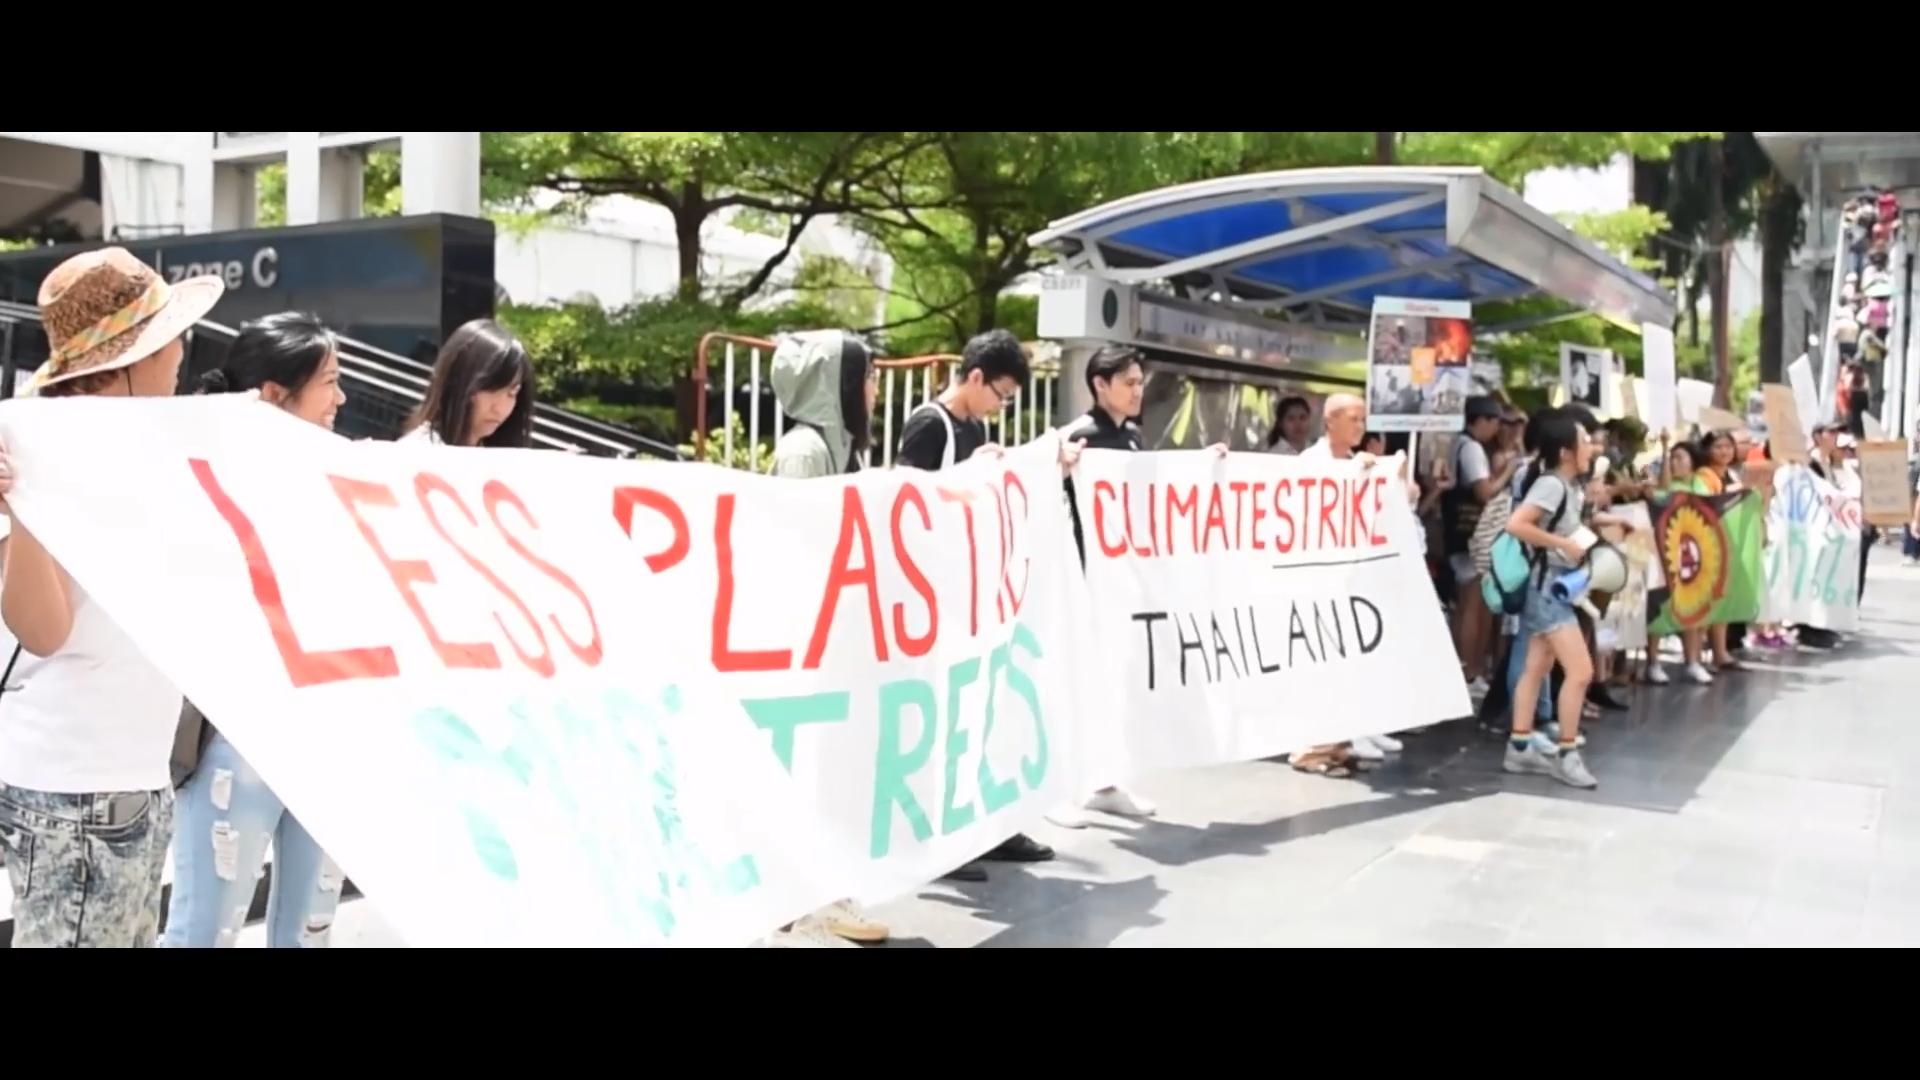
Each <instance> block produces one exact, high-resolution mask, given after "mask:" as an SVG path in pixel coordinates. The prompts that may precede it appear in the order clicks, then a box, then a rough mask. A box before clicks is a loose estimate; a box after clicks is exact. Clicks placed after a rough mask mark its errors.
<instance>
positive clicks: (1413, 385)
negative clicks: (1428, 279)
mask: <svg viewBox="0 0 1920 1080" xmlns="http://www.w3.org/2000/svg"><path fill="white" fill-rule="evenodd" d="M1472 353H1473V305H1472V304H1468V303H1464V302H1461V301H1455V300H1415V299H1404V298H1400V297H1392V296H1381V297H1376V298H1374V301H1373V321H1372V324H1371V325H1370V328H1369V329H1368V332H1367V402H1368V405H1367V414H1368V415H1367V421H1368V426H1369V427H1370V428H1371V429H1372V430H1374V431H1459V430H1461V429H1462V428H1464V427H1465V426H1466V409H1467V398H1468V397H1469V396H1470V395H1471V394H1472V393H1473V380H1472V377H1471V374H1470V371H1469V366H1468V365H1469V362H1470V359H1471V357H1472Z"/></svg>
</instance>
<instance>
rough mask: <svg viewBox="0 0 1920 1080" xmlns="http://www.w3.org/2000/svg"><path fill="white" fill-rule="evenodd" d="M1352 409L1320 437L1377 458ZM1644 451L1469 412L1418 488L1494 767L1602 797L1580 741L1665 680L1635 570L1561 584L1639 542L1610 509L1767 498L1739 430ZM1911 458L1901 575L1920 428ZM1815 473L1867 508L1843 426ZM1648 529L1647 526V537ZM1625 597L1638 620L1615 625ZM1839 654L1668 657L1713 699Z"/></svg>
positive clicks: (1918, 489)
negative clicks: (1601, 554)
mask: <svg viewBox="0 0 1920 1080" xmlns="http://www.w3.org/2000/svg"><path fill="white" fill-rule="evenodd" d="M1359 408H1360V402H1359V401H1358V399H1352V398H1348V397H1345V396H1344V395H1336V396H1334V397H1332V398H1329V399H1327V402H1326V405H1325V415H1326V421H1325V426H1326V430H1327V432H1328V437H1329V438H1333V439H1335V440H1337V441H1341V442H1344V441H1347V440H1350V439H1351V440H1354V442H1355V445H1356V449H1358V448H1359V447H1362V446H1369V445H1371V446H1374V447H1380V446H1382V443H1381V442H1379V441H1375V440H1379V438H1380V437H1379V435H1378V433H1373V434H1370V435H1356V434H1353V432H1354V431H1355V430H1356V427H1355V425H1356V424H1357V425H1358V426H1359V427H1364V423H1365V418H1364V415H1363V414H1361V415H1357V416H1356V415H1355V414H1356V412H1357V411H1358V409H1359ZM1310 418H1311V410H1310V409H1309V407H1308V405H1307V402H1306V400H1305V399H1304V398H1299V397H1290V398H1286V399H1284V400H1282V401H1281V402H1280V404H1279V407H1278V410H1277V415H1276V426H1275V429H1274V435H1273V437H1272V439H1271V440H1270V446H1269V449H1270V451H1272V452H1274V453H1280V454H1290V455H1291V454H1299V453H1302V452H1303V451H1302V449H1301V444H1302V443H1303V442H1304V440H1305V437H1306V436H1305V430H1304V429H1305V428H1306V427H1307V422H1308V421H1309V420H1310ZM1325 442H1326V440H1324V439H1323V440H1322V444H1320V445H1324V444H1325ZM1647 449H1648V447H1647V430H1646V428H1645V426H1644V425H1643V424H1641V423H1640V422H1639V421H1637V420H1634V419H1631V418H1616V419H1611V420H1607V421H1604V422H1602V421H1601V420H1600V419H1599V418H1598V417H1596V416H1595V414H1594V413H1593V412H1592V411H1591V410H1589V409H1587V408H1586V407H1585V406H1582V405H1577V404H1576V405H1569V406H1564V407H1556V408H1549V409H1546V410H1542V411H1540V412H1537V413H1534V414H1533V415H1531V416H1528V415H1526V414H1525V413H1523V412H1521V411H1520V410H1518V409H1517V408H1515V407H1514V406H1512V405H1511V404H1508V403H1506V402H1504V401H1503V400H1501V399H1499V398H1496V397H1492V396H1478V397H1474V398H1472V399H1470V400H1468V401H1467V403H1466V408H1465V430H1464V431H1463V432H1462V433H1461V434H1460V435H1459V436H1457V437H1455V438H1453V439H1452V441H1451V443H1450V444H1449V445H1448V447H1447V449H1446V450H1445V451H1444V454H1443V456H1439V457H1437V458H1436V459H1435V461H1434V462H1433V464H1432V467H1431V468H1430V469H1429V470H1428V471H1427V472H1426V474H1425V475H1424V476H1423V477H1422V478H1421V479H1422V485H1424V487H1425V489H1426V490H1425V492H1424V493H1420V489H1421V486H1422V485H1414V486H1413V491H1414V492H1415V496H1414V499H1413V502H1414V505H1415V506H1416V512H1417V513H1418V514H1419V516H1420V518H1421V523H1422V526H1423V527H1424V529H1425V530H1426V531H1427V532H1428V534H1429V535H1430V537H1431V539H1430V541H1429V544H1428V551H1429V562H1430V567H1431V569H1432V571H1433V573H1434V578H1435V585H1436V591H1437V593H1438V595H1439V598H1440V601H1439V602H1440V603H1441V604H1442V606H1443V607H1445V608H1446V609H1447V611H1448V618H1449V621H1450V624H1451V627H1452V631H1453V640H1454V645H1455V649H1456V651H1457V654H1458V657H1459V661H1460V667H1461V674H1462V678H1463V679H1465V680H1466V682H1467V684H1468V688H1469V692H1470V693H1471V694H1472V696H1473V697H1474V698H1475V699H1477V701H1478V705H1477V712H1478V718H1479V722H1480V724H1481V726H1482V727H1483V728H1484V729H1486V730H1488V731H1489V732H1491V733H1494V734H1497V735H1503V736H1505V737H1506V738H1507V740H1508V745H1507V749H1506V753H1505V756H1504V759H1503V766H1504V768H1505V769H1506V770H1507V771H1508V772H1515V773H1539V774H1543V775H1547V776H1551V777H1553V778H1554V779H1556V780H1559V781H1561V782H1563V783H1566V784H1568V785H1571V786H1574V787H1580V788H1590V787H1594V786H1596V785H1597V784H1598V780H1597V779H1596V778H1595V776H1594V775H1593V773H1592V770H1591V769H1589V768H1588V767H1587V765H1586V762H1585V761H1584V758H1583V755H1582V754H1581V749H1582V748H1583V747H1584V746H1585V745H1586V741H1587V740H1586V736H1585V733H1584V732H1583V730H1582V726H1583V725H1585V724H1591V723H1592V722H1593V721H1595V720H1598V719H1600V718H1601V716H1603V715H1604V713H1606V712H1608V711H1615V710H1624V709H1626V708H1628V707H1629V705H1628V703H1627V702H1626V701H1625V700H1624V698H1623V696H1622V693H1623V691H1625V690H1626V689H1627V688H1629V687H1630V686H1631V685H1632V684H1634V683H1636V682H1638V683H1644V684H1648V685H1652V686H1666V685H1669V684H1670V683H1671V681H1672V676H1671V675H1670V674H1669V673H1668V670H1667V666H1666V662H1665V661H1664V660H1663V659H1662V652H1663V644H1664V643H1663V641H1662V640H1661V639H1660V638H1659V637H1658V636H1653V637H1649V636H1648V635H1647V633H1646V628H1647V621H1648V620H1649V619H1650V618H1652V617H1653V616H1654V615H1655V614H1657V612H1654V611H1650V610H1647V607H1646V604H1645V599H1644V595H1645V593H1644V585H1645V582H1644V579H1643V576H1642V575H1643V571H1641V570H1639V569H1637V568H1636V569H1635V570H1634V571H1633V572H1632V573H1631V574H1630V575H1628V577H1627V578H1626V580H1627V581H1628V583H1629V585H1628V587H1626V588H1623V589H1620V590H1619V592H1618V593H1617V594H1616V593H1608V592H1599V591H1593V592H1587V593H1585V594H1584V595H1580V594H1579V593H1578V590H1577V589H1573V590H1570V589H1568V588H1567V587H1565V586H1564V585H1560V584H1559V583H1560V582H1561V580H1562V579H1563V578H1566V577H1567V576H1568V575H1570V574H1572V573H1573V572H1574V571H1575V570H1576V569H1577V568H1580V567H1582V566H1583V564H1584V563H1585V562H1586V560H1587V552H1588V550H1589V549H1590V548H1591V547H1592V546H1593V545H1594V544H1595V543H1596V541H1598V540H1600V539H1602V538H1603V537H1604V538H1607V539H1613V540H1623V539H1624V537H1625V534H1626V533H1628V532H1630V531H1631V530H1632V529H1633V528H1634V527H1635V525H1634V522H1633V521H1632V520H1629V519H1628V518H1625V517H1621V516H1617V515H1616V514H1614V513H1611V512H1610V511H1612V510H1614V509H1616V508H1619V507H1621V506H1623V505H1625V504H1629V503H1633V502H1639V501H1643V500H1646V499H1648V498H1649V496H1654V495H1657V494H1662V493H1684V494H1693V495H1703V496H1708V495H1720V494H1727V493H1733V492H1738V491H1741V490H1744V489H1746V488H1747V487H1749V486H1751V487H1753V488H1755V489H1756V490H1758V491H1759V492H1760V493H1761V497H1762V498H1763V499H1770V498H1771V497H1772V476H1773V469H1774V465H1773V462H1772V459H1771V450H1770V447H1769V446H1768V445H1767V444H1765V443H1756V442H1755V441H1754V439H1753V436H1752V434H1751V433H1750V432H1749V431H1746V430H1744V429H1739V430H1711V431H1696V434H1695V437H1694V438H1691V439H1684V440H1680V441H1666V440H1663V441H1662V443H1661V444H1660V451H1661V452H1659V453H1657V454H1648V453H1647ZM1913 450H1914V455H1913V459H1912V460H1913V466H1912V469H1911V474H1910V476H1909V485H1910V489H1911V490H1913V492H1914V496H1915V497H1914V503H1913V520H1912V521H1911V522H1910V523H1908V525H1907V526H1906V527H1905V528H1904V529H1903V530H1902V531H1903V532H1904V534H1905V545H1906V547H1905V551H1906V557H1907V563H1908V565H1920V557H1916V556H1920V425H1916V428H1915V438H1914V444H1913ZM1378 453H1380V450H1379V449H1375V450H1374V451H1373V454H1374V455H1377V454H1378ZM1335 456H1343V457H1344V456H1348V455H1347V454H1339V453H1337V454H1336V455H1335ZM1357 456H1359V457H1361V458H1362V459H1363V460H1364V459H1366V458H1368V457H1370V456H1372V455H1369V454H1367V453H1365V452H1361V453H1359V454H1358V455H1357ZM1637 462H1638V463H1643V464H1638V465H1637V464H1636V463H1637ZM1808 467H1809V468H1810V469H1811V470H1812V471H1813V472H1814V473H1816V474H1817V475H1819V476H1820V477H1821V478H1822V479H1824V480H1826V481H1827V482H1829V483H1831V484H1833V485H1834V486H1835V487H1837V488H1838V489H1839V490H1840V491H1841V492H1843V493H1846V494H1851V495H1853V496H1855V497H1858V495H1859V494H1860V491H1861V478H1860V472H1859V464H1858V453H1857V437H1856V436H1855V435H1854V434H1852V433H1850V432H1849V430H1848V425H1847V424H1846V423H1844V422H1828V423H1822V424H1819V425H1817V426H1816V427H1815V429H1814V433H1813V445H1812V448H1811V451H1810V461H1809V465H1808ZM1650 518H1651V515H1648V516H1647V517H1642V518H1640V519H1639V521H1640V522H1641V525H1640V527H1642V528H1644V527H1646V524H1647V523H1648V522H1649V521H1650ZM1503 537H1509V538H1511V539H1512V541H1514V542H1517V548H1516V550H1517V551H1519V552H1523V553H1524V554H1525V556H1526V563H1525V577H1524V588H1523V590H1521V589H1514V590H1513V593H1512V596H1511V597H1510V598H1507V597H1502V596H1501V589H1502V588H1505V587H1506V586H1505V584H1504V583H1502V584H1496V585H1489V577H1490V575H1491V574H1493V573H1494V572H1495V564H1497V563H1498V562H1499V557H1500V552H1499V545H1500V543H1501V540H1502V538H1503ZM1876 538H1877V533H1876V531H1875V530H1874V529H1872V528H1871V527H1870V526H1863V527H1862V530H1861V544H1860V578H1859V581H1860V585H1859V591H1860V594H1861V595H1862V596H1864V593H1865V588H1866V567H1867V558H1868V555H1869V553H1870V550H1871V546H1872V544H1873V543H1874V541H1875V540H1876ZM1656 557H1657V556H1656ZM1570 593H1571V594H1572V595H1570ZM1623 596H1629V597H1631V601H1630V602H1632V603H1636V604H1638V606H1637V607H1630V608H1628V609H1627V610H1625V611H1624V612H1623V611H1621V610H1612V611H1610V607H1611V606H1612V605H1614V604H1617V603H1620V602H1621V599H1622V597H1623ZM1623 621H1624V623H1625V625H1623ZM1621 630H1626V631H1629V632H1628V633H1625V634H1622V633H1620V631H1621ZM1623 638H1624V639H1627V640H1631V641H1636V642H1644V646H1643V647H1640V648H1621V647H1619V645H1618V644H1617V642H1618V641H1619V640H1621V639H1623ZM1839 641H1840V638H1839V635H1837V634H1835V633H1833V632H1831V631H1829V630H1827V629H1824V628H1821V627H1816V626H1797V625H1780V624H1767V623H1761V624H1755V625H1752V626H1747V625H1742V624H1734V623H1719V624H1715V625H1712V626H1709V627H1706V628H1703V629H1699V630H1690V631H1685V632H1683V633H1681V634H1680V635H1678V642H1677V644H1678V646H1679V655H1680V661H1681V668H1680V671H1681V674H1682V676H1683V677H1684V678H1685V679H1686V680H1687V681H1688V682H1691V683H1694V684H1698V685H1708V684H1711V683H1713V682H1715V681H1716V680H1717V679H1721V678H1728V677H1735V676H1737V675H1738V674H1739V673H1741V672H1744V671H1746V670H1748V668H1747V665H1746V664H1745V663H1744V662H1743V661H1742V660H1741V659H1740V657H1739V654H1740V653H1742V652H1747V651H1753V650H1778V649H1792V648H1797V647H1799V646H1808V647H1812V648H1818V649H1830V648H1833V647H1835V646H1836V645H1837V644H1838V643H1839ZM1401 734H1406V733H1401ZM1398 742H1399V740H1398V739H1396V738H1393V737H1391V736H1388V737H1379V736H1375V737H1371V738H1363V739H1355V740H1353V741H1352V742H1350V743H1346V744H1341V745H1337V746H1320V747H1313V748H1310V749H1308V750H1304V751H1302V752H1300V753H1298V754H1295V755H1293V757H1292V762H1293V764H1294V767H1295V768H1297V769H1299V770H1301V771H1303V772H1310V773H1315V774H1320V775H1330V776H1334V777H1346V776H1350V775H1352V773H1353V772H1354V771H1356V770H1359V769H1364V768H1367V767H1369V766H1370V765H1372V764H1373V763H1374V762H1377V761H1379V760H1380V759H1381V758H1382V757H1383V756H1384V754H1383V752H1382V751H1383V750H1384V751H1386V752H1387V753H1391V752H1392V751H1393V750H1395V749H1398Z"/></svg>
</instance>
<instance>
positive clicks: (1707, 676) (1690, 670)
mask: <svg viewBox="0 0 1920 1080" xmlns="http://www.w3.org/2000/svg"><path fill="white" fill-rule="evenodd" d="M1687 678H1689V679H1692V680H1693V681H1694V682H1696V683H1699V684H1700V685H1701V686H1708V685H1711V684H1712V683H1713V672H1711V671H1708V670H1707V668H1706V665H1705V664H1688V665H1687Z"/></svg>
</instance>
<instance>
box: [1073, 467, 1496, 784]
mask: <svg viewBox="0 0 1920 1080" xmlns="http://www.w3.org/2000/svg"><path fill="white" fill-rule="evenodd" d="M1395 467H1396V462H1395V461H1393V460H1389V461H1382V462H1379V463H1376V464H1374V465H1373V467H1372V468H1371V469H1370V470H1367V471H1363V470H1362V468H1361V466H1360V465H1359V464H1358V463H1356V462H1337V461H1332V460H1325V459H1323V460H1313V459H1308V458H1299V457H1277V456H1272V455H1264V454H1233V455H1230V456H1228V457H1226V458H1220V457H1217V456H1216V455H1214V454H1211V453H1208V452H1206V451H1188V452H1177V453H1153V454H1127V453H1122V452H1118V451H1099V450H1090V451H1088V452H1086V453H1085V454H1084V455H1082V457H1081V461H1080V465H1079V468H1078V469H1077V470H1076V472H1075V475H1074V492H1075V498H1076V500H1077V502H1078V509H1079V514H1080V523H1081V531H1082V534H1083V536H1084V541H1085V547H1086V564H1087V593H1088V602H1089V605H1090V607H1091V611H1092V620H1093V626H1092V629H1091V632H1090V635H1089V640H1090V641H1091V642H1092V643H1093V646H1094V650H1095V653H1096V656H1097V658H1098V660H1097V663H1099V665H1100V668H1101V669H1102V670H1103V671H1104V672H1105V674H1106V678H1105V679H1104V681H1102V682H1096V683H1095V684H1094V685H1093V686H1092V687H1090V688H1088V690H1087V691H1086V692H1087V693H1098V692H1104V693H1105V694H1106V695H1107V698H1106V700H1105V702H1104V703H1103V705H1102V708H1101V711H1102V712H1105V711H1106V710H1112V715H1115V716H1118V717H1119V718H1120V722H1121V724H1122V725H1123V729H1124V732H1125V736H1126V738H1125V741H1124V744H1122V745H1121V746H1119V747H1117V748H1111V747H1110V748H1109V749H1117V750H1118V751H1119V752H1121V753H1123V754H1124V755H1125V757H1124V760H1123V761H1120V762H1106V763H1103V764H1105V765H1106V766H1107V767H1108V768H1110V769H1115V770H1117V774H1124V773H1127V772H1144V771H1148V770H1151V769H1158V768H1169V767H1173V766H1179V765H1192V764H1200V763H1205V762H1214V761H1242V760H1248V759H1251V758H1259V757H1268V756H1271V755H1274V754H1280V753H1285V752H1289V751H1294V750H1299V749H1303V748H1305V747H1308V746H1311V745H1314V744H1318V743H1327V742H1336V741H1341V740H1345V739H1348V738H1351V737H1352V736H1355V735H1371V734H1379V733H1383V732H1390V731H1398V730H1403V729H1405V728H1409V727H1413V726H1416V725H1420V724H1427V723H1432V722H1434V721H1437V720H1447V719H1453V718H1456V717H1461V716H1467V715H1470V714H1471V712H1472V706H1471V705H1470V704H1469V702H1468V699H1467V690H1466V684H1465V683H1464V682H1463V681H1462V679H1461V675H1460V664H1459V661H1458V660H1457V659H1456V658H1455V656H1454V651H1453V645H1452V642H1451V640H1450V639H1449V637H1448V634H1447V626H1446V622H1445V620H1444V617H1443V616H1442V614H1441V610H1440V605H1439V603H1438V601H1437V599H1436V597H1435V594H1434V588H1433V583H1432V581H1431V580H1430V578H1429V577H1428V575H1427V573H1426V569H1425V567H1424V566H1423V565H1422V561H1421V557H1420V547H1419V541H1418V539H1417V537H1416V535H1415V532H1414V529H1415V524H1414V518H1413V515H1412V514H1411V513H1410V512H1409V511H1408V508H1407V502H1406V497H1405V489H1404V487H1403V486H1402V484H1401V482H1400V481H1399V480H1397V479H1395V478H1394V471H1395Z"/></svg>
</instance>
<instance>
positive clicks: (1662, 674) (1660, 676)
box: [1647, 663, 1673, 686]
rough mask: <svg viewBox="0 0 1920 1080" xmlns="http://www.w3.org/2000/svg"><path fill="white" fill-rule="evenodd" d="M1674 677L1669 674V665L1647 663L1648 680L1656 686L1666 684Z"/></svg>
mask: <svg viewBox="0 0 1920 1080" xmlns="http://www.w3.org/2000/svg"><path fill="white" fill-rule="evenodd" d="M1672 681H1673V679H1672V678H1670V677H1669V676H1668V675H1667V666H1666V665H1665V664H1661V663H1653V664H1649V665H1647V682H1649V683H1652V684H1653V685H1654V686H1665V685H1667V684H1668V683H1670V682H1672Z"/></svg>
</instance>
